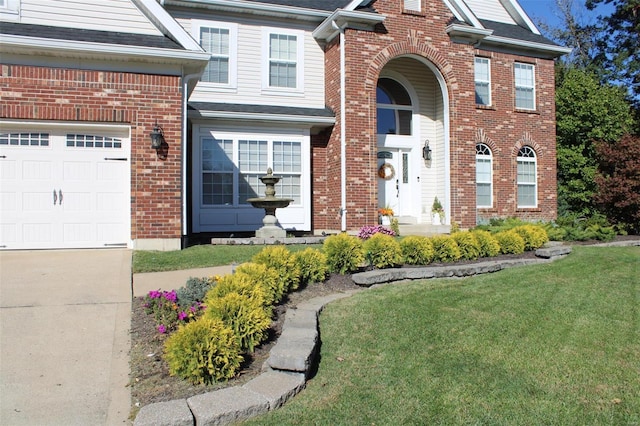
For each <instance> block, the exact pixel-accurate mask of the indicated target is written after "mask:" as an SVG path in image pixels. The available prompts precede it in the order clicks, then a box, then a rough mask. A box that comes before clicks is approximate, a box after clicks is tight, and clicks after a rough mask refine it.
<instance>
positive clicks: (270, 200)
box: [247, 168, 293, 238]
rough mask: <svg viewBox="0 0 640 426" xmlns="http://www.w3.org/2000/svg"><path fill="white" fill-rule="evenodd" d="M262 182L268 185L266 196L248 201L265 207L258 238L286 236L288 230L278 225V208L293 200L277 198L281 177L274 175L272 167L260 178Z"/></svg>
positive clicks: (262, 207) (256, 205)
mask: <svg viewBox="0 0 640 426" xmlns="http://www.w3.org/2000/svg"><path fill="white" fill-rule="evenodd" d="M260 180H261V181H262V183H264V184H265V185H266V189H265V191H264V197H260V198H249V199H247V201H248V202H249V203H251V205H252V206H253V207H255V208H258V209H264V212H265V215H264V218H263V219H262V224H263V226H262V228H260V229H258V230H256V237H258V238H285V237H286V236H287V231H285V230H284V229H282V227H281V226H280V225H278V219H276V209H280V208H285V207H287V206H288V205H289V203H291V202H292V201H293V199H291V198H277V197H276V196H275V195H276V189H275V185H276V183H278V182H279V181H280V178H279V177H277V176H274V175H273V170H271V168H269V169H267V174H266V175H265V176H262V177H261V178H260Z"/></svg>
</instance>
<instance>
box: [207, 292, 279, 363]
mask: <svg viewBox="0 0 640 426" xmlns="http://www.w3.org/2000/svg"><path fill="white" fill-rule="evenodd" d="M205 305H206V306H207V309H206V310H205V312H204V318H209V319H219V320H221V321H222V322H223V323H224V324H225V325H226V326H228V327H230V328H231V329H232V330H233V332H234V334H235V336H236V339H237V340H238V344H239V345H240V350H241V351H243V352H253V350H254V348H255V347H256V346H258V345H259V344H260V343H261V342H262V341H264V339H266V338H267V336H268V333H267V330H268V329H269V327H270V326H271V313H270V311H271V309H270V308H265V306H264V305H262V304H261V303H260V301H259V300H256V299H250V298H248V297H245V296H242V295H240V294H238V293H233V292H232V293H228V294H226V295H224V296H222V297H209V295H207V298H206V299H205Z"/></svg>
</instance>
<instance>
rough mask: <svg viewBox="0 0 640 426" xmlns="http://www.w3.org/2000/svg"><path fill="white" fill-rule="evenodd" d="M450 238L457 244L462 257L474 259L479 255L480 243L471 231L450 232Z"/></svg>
mask: <svg viewBox="0 0 640 426" xmlns="http://www.w3.org/2000/svg"><path fill="white" fill-rule="evenodd" d="M451 238H453V239H454V240H455V242H456V244H458V248H459V249H460V256H461V257H462V259H469V260H475V259H477V258H478V257H479V256H480V244H479V243H478V240H476V237H475V236H474V235H473V234H472V233H470V232H456V233H454V234H451Z"/></svg>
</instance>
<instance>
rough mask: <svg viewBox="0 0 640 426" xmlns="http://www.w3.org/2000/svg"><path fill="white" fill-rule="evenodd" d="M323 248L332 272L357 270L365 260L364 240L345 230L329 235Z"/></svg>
mask: <svg viewBox="0 0 640 426" xmlns="http://www.w3.org/2000/svg"><path fill="white" fill-rule="evenodd" d="M322 248H323V251H324V254H326V255H327V266H328V267H329V271H330V272H337V273H339V274H348V273H351V272H354V271H356V270H357V269H358V268H359V267H360V265H361V264H362V262H363V261H364V253H363V251H362V240H361V239H360V238H358V237H354V236H351V235H349V234H347V233H345V232H342V233H340V234H337V235H331V236H330V237H327V239H325V240H324V244H323V245H322Z"/></svg>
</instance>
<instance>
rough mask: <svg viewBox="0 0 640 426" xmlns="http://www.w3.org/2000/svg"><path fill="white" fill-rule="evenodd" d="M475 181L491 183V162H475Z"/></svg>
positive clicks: (479, 160)
mask: <svg viewBox="0 0 640 426" xmlns="http://www.w3.org/2000/svg"><path fill="white" fill-rule="evenodd" d="M476 181H477V182H491V160H485V159H478V160H477V161H476Z"/></svg>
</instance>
